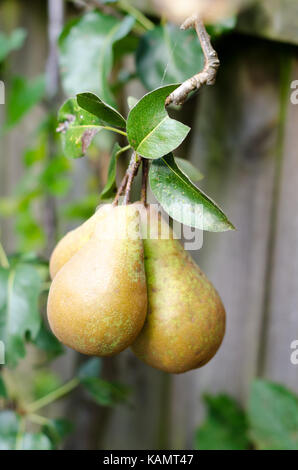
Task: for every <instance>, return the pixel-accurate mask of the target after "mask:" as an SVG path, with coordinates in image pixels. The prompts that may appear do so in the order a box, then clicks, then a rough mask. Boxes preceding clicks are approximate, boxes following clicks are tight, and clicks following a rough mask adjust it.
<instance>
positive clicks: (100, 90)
mask: <svg viewBox="0 0 298 470" xmlns="http://www.w3.org/2000/svg"><path fill="white" fill-rule="evenodd" d="M134 22H135V20H134V18H132V17H131V16H126V17H125V18H124V19H122V20H118V19H116V18H114V17H113V16H108V15H104V14H102V13H100V12H97V11H93V12H90V13H87V14H85V15H84V16H82V17H81V18H79V19H77V20H75V21H71V22H70V23H68V24H67V25H66V27H65V28H64V30H63V32H62V34H61V36H60V39H59V48H60V66H61V73H62V83H63V87H64V90H65V92H66V94H67V95H73V94H77V93H80V92H81V91H90V92H92V93H96V94H97V95H98V96H100V97H101V98H102V99H103V100H104V101H105V102H107V103H109V104H111V105H114V98H113V96H112V94H111V91H110V89H109V83H108V82H109V76H110V73H111V70H112V67H113V44H114V43H115V42H116V41H119V40H120V39H122V38H123V37H125V36H126V35H127V34H128V33H129V32H130V30H131V28H132V27H133V25H134Z"/></svg>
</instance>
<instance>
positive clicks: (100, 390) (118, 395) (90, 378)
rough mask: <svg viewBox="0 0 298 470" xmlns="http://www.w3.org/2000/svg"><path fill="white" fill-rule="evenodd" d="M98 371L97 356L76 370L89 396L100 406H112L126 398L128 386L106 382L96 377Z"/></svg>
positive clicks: (99, 361)
mask: <svg viewBox="0 0 298 470" xmlns="http://www.w3.org/2000/svg"><path fill="white" fill-rule="evenodd" d="M100 373H101V360H100V359H99V358H92V359H89V360H88V361H86V362H84V363H83V365H82V366H81V367H80V369H79V370H78V378H79V380H80V382H81V384H82V385H83V386H84V387H85V388H86V390H87V391H88V392H89V394H90V396H91V397H92V398H93V399H94V400H95V401H96V402H97V403H98V404H99V405H102V406H114V405H115V404H117V403H119V402H121V401H124V400H126V399H127V396H128V394H129V389H128V387H126V386H124V385H121V384H118V383H113V382H107V381H106V380H103V379H101V378H99V377H98V376H99V375H100Z"/></svg>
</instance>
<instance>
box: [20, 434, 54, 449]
mask: <svg viewBox="0 0 298 470" xmlns="http://www.w3.org/2000/svg"><path fill="white" fill-rule="evenodd" d="M51 449H52V443H51V441H50V439H49V438H48V436H46V435H45V434H43V433H41V432H37V433H34V434H33V433H29V432H26V433H25V434H24V435H23V438H22V450H51Z"/></svg>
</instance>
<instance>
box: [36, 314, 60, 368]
mask: <svg viewBox="0 0 298 470" xmlns="http://www.w3.org/2000/svg"><path fill="white" fill-rule="evenodd" d="M32 343H33V344H34V345H35V346H36V347H37V348H38V349H41V350H42V351H45V352H46V354H47V357H48V359H54V358H55V357H57V356H59V355H60V354H62V353H63V346H62V344H61V343H60V341H58V339H57V338H56V336H54V335H53V333H52V332H51V331H50V330H49V329H48V328H46V326H45V324H44V323H43V322H42V323H41V326H40V329H39V332H38V334H37V336H36V338H34V340H33V341H32Z"/></svg>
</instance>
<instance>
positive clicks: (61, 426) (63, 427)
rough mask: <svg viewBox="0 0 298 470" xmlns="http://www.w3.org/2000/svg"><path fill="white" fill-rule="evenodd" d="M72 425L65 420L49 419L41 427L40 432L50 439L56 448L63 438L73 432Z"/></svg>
mask: <svg viewBox="0 0 298 470" xmlns="http://www.w3.org/2000/svg"><path fill="white" fill-rule="evenodd" d="M73 427H74V426H73V423H72V422H71V421H68V420H67V419H61V418H58V419H51V420H50V421H49V422H48V423H47V424H46V425H45V426H43V427H42V432H43V433H44V434H45V435H46V436H47V437H48V438H49V439H50V441H51V442H52V445H53V447H54V448H56V447H57V446H58V445H59V444H60V443H61V441H62V440H63V439H65V437H66V436H67V435H68V434H70V433H71V432H72V430H73Z"/></svg>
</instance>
